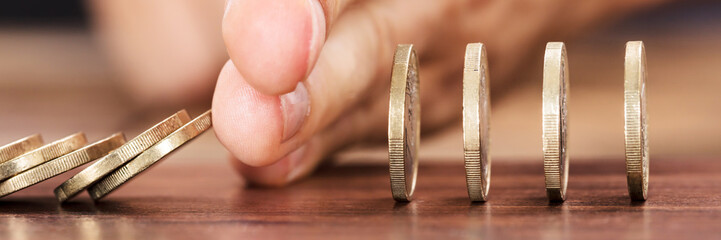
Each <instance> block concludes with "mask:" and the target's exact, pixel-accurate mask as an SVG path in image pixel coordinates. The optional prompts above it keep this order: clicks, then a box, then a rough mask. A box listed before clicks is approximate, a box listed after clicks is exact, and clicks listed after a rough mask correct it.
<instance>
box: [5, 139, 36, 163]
mask: <svg viewBox="0 0 721 240" xmlns="http://www.w3.org/2000/svg"><path fill="white" fill-rule="evenodd" d="M42 145H43V138H42V137H40V134H35V135H32V136H28V137H24V138H22V139H20V140H17V141H15V142H12V143H8V144H7V145H5V146H2V147H0V163H4V162H7V161H8V160H10V159H13V158H16V157H17V156H20V155H23V154H25V153H27V152H29V151H32V150H35V149H37V148H39V147H40V146H42Z"/></svg>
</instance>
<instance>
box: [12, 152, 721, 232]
mask: <svg viewBox="0 0 721 240" xmlns="http://www.w3.org/2000/svg"><path fill="white" fill-rule="evenodd" d="M171 161H172V159H171ZM719 170H721V161H716V160H714V159H708V160H694V161H686V159H665V160H664V159H660V160H659V159H655V160H654V161H653V163H652V165H651V183H650V198H649V200H648V201H646V202H631V201H630V200H629V198H628V194H627V192H626V183H625V174H624V165H623V160H622V159H600V160H597V161H580V162H576V163H572V164H571V168H570V174H571V175H570V180H569V181H570V182H569V190H568V194H569V195H568V200H567V201H566V202H565V203H562V204H549V202H547V200H546V198H545V195H544V194H545V190H544V186H543V174H542V165H541V163H540V162H533V163H531V162H523V161H515V162H512V161H505V160H504V159H499V160H495V162H494V166H493V178H492V185H491V186H492V187H491V195H490V200H489V201H488V202H486V203H470V202H469V201H468V198H467V196H466V192H465V191H466V188H465V178H464V172H463V167H462V165H460V164H447V163H437V162H436V163H429V164H422V165H421V168H420V170H419V178H418V188H417V191H416V199H415V200H414V201H412V202H410V203H396V202H394V201H393V199H391V194H390V188H389V178H388V172H387V171H388V169H387V166H386V165H382V164H340V165H337V166H327V167H324V168H322V169H321V170H320V171H319V172H318V173H317V174H316V175H314V176H313V177H311V178H309V179H306V180H304V181H301V182H299V183H297V184H294V185H291V186H288V187H285V188H276V189H268V188H253V187H247V186H245V183H244V182H243V180H242V179H241V178H239V177H237V176H236V174H235V173H234V172H233V171H232V170H230V169H229V168H228V164H222V163H219V162H216V163H214V164H202V165H193V164H162V163H161V164H159V165H158V166H156V167H154V168H152V169H150V170H149V171H148V172H146V173H144V174H143V175H141V176H140V177H138V178H136V179H135V180H133V181H132V182H130V183H128V184H126V185H124V186H123V187H122V188H121V189H119V190H118V191H116V192H114V193H113V194H112V195H110V196H108V197H107V198H105V199H103V201H101V202H98V203H93V202H92V201H91V200H90V198H89V197H87V196H86V195H83V196H81V197H80V198H79V199H76V200H75V201H74V202H71V203H68V204H64V205H59V204H58V203H57V202H56V201H55V199H54V197H53V195H52V189H53V188H54V187H55V186H57V184H59V183H60V182H61V181H63V180H64V179H66V178H67V177H69V174H72V173H68V174H64V175H61V176H59V177H56V178H53V179H50V180H48V181H46V182H43V183H40V184H38V185H36V186H33V187H30V188H28V189H25V190H23V191H20V192H18V193H16V194H14V195H10V196H8V197H6V198H3V199H0V212H2V214H0V237H2V238H3V239H26V238H28V237H30V238H49V239H58V238H59V236H62V237H67V238H68V239H115V238H118V239H137V238H153V239H163V238H168V239H176V238H179V237H192V238H201V237H202V238H205V239H235V238H260V239H274V238H284V239H287V238H294V239H318V238H321V237H327V238H339V237H343V238H364V239H379V238H381V239H383V238H386V239H398V238H413V239H439V238H442V237H452V238H474V239H478V238H480V237H492V238H500V239H506V238H532V239H539V238H542V239H560V238H583V239H594V238H600V237H603V238H610V239H618V238H632V239H662V238H669V239H682V238H683V239H698V238H711V237H718V236H719V234H721V228H719V226H720V225H721V224H720V223H719V219H721V207H720V206H721V205H720V204H719V203H721V194H720V193H721V191H720V190H721V175H719V174H717V172H718V171H719Z"/></svg>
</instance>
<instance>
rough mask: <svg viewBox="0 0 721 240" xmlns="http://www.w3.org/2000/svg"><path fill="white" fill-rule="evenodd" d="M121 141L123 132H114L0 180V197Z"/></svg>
mask: <svg viewBox="0 0 721 240" xmlns="http://www.w3.org/2000/svg"><path fill="white" fill-rule="evenodd" d="M123 143H125V137H123V134H122V133H116V134H113V135H112V136H110V137H108V138H106V139H103V140H100V141H98V142H96V143H93V144H90V145H87V146H85V147H83V148H81V149H78V150H75V151H73V152H71V153H68V154H65V155H63V156H61V157H58V158H55V159H53V160H50V161H48V162H46V163H43V164H40V165H38V166H37V167H34V168H31V169H30V170H27V171H25V172H22V173H20V174H18V175H15V176H13V177H11V178H8V179H7V180H5V181H3V182H0V197H4V196H7V195H9V194H11V193H14V192H17V191H20V190H21V189H23V188H26V187H29V186H32V185H34V184H36V183H39V182H42V181H45V180H46V179H49V178H51V177H54V176H57V175H59V174H61V173H64V172H66V171H69V170H71V169H73V168H76V167H78V166H80V165H83V164H85V163H87V162H90V161H92V160H95V159H97V158H100V157H102V156H105V155H107V154H108V153H109V152H110V151H112V150H113V149H116V148H118V147H120V145H123Z"/></svg>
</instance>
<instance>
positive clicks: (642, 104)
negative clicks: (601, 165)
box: [623, 41, 649, 201]
mask: <svg viewBox="0 0 721 240" xmlns="http://www.w3.org/2000/svg"><path fill="white" fill-rule="evenodd" d="M625 69H626V70H625V76H624V84H623V85H624V110H625V114H624V117H625V120H626V123H625V128H624V129H625V131H624V134H625V143H626V180H627V181H628V194H629V195H630V196H631V199H632V200H636V201H644V200H646V198H647V197H648V164H649V163H648V162H649V157H648V129H647V128H646V118H647V117H646V50H645V48H644V46H643V42H641V41H630V42H628V43H626V62H625Z"/></svg>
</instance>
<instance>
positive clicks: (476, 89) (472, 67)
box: [463, 43, 491, 201]
mask: <svg viewBox="0 0 721 240" xmlns="http://www.w3.org/2000/svg"><path fill="white" fill-rule="evenodd" d="M465 58H466V59H465V66H464V67H463V153H464V160H465V168H466V186H467V187H468V197H469V198H470V199H471V201H486V199H487V198H488V189H489V187H490V183H491V156H490V155H489V148H490V145H489V141H490V140H489V136H488V134H489V130H490V128H489V122H490V117H491V116H490V115H491V104H490V103H491V100H490V93H489V85H488V60H487V57H486V47H485V45H483V44H482V43H469V44H468V45H467V46H466V57H465Z"/></svg>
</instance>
